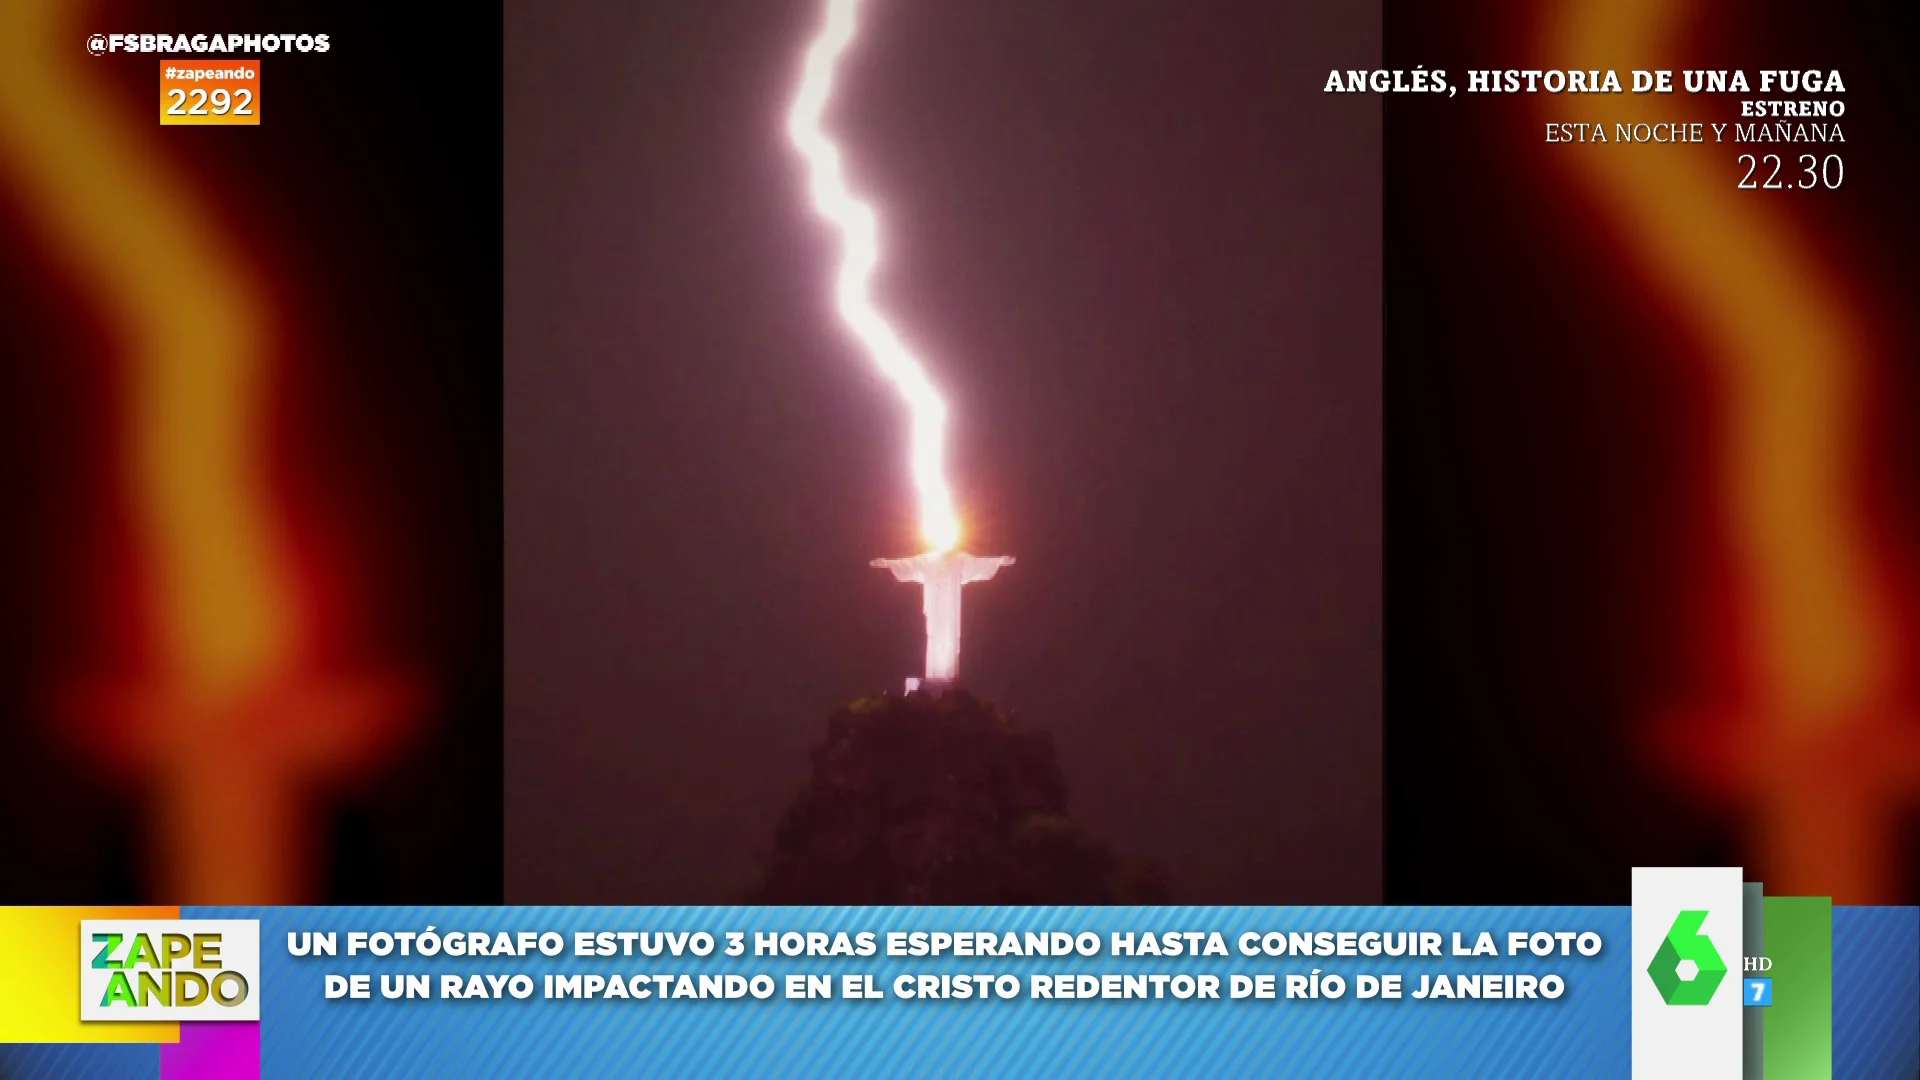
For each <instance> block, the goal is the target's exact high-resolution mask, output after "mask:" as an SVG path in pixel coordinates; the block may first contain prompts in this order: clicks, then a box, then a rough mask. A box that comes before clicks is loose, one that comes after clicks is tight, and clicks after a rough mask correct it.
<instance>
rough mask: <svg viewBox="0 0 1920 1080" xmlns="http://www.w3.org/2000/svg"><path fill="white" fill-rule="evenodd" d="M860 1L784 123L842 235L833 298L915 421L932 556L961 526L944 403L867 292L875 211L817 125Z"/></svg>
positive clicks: (831, 14) (839, 1) (853, 2)
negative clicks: (948, 464)
mask: <svg viewBox="0 0 1920 1080" xmlns="http://www.w3.org/2000/svg"><path fill="white" fill-rule="evenodd" d="M859 7H860V0H828V2H827V19H826V24H825V25H824V26H823V27H821V30H820V34H819V36H818V37H816V38H814V40H813V44H812V45H811V46H809V47H808V49H807V60H806V67H805V70H804V73H803V74H802V76H801V81H800V92H799V95H798V96H797V97H795V99H794V102H793V110H792V111H791V112H790V113H789V114H788V116H787V134H788V136H789V137H790V138H792V140H793V144H794V146H796V147H798V148H799V150H800V153H801V155H802V156H804V157H805V158H806V160H807V167H808V174H809V183H810V187H811V189H812V194H813V205H814V209H815V210H817V211H818V212H819V213H820V216H822V217H824V218H826V219H827V220H828V221H830V222H832V223H833V225H834V226H835V227H836V228H837V229H838V230H839V232H840V239H841V255H840V273H839V275H838V277H837V279H836V281H835V295H836V298H837V300H838V303H839V310H840V317H841V318H843V319H845V320H846V322H847V325H848V326H849V327H851V328H852V330H853V332H854V335H855V336H856V337H858V338H859V339H860V343H861V344H862V345H864V346H865V347H866V349H867V351H868V352H869V353H870V354H872V356H873V359H874V362H875V363H876V364H878V365H879V367H880V370H881V372H882V373H883V374H885V375H886V377H887V378H888V379H890V380H892V382H893V384H894V385H895V386H896V387H898V388H899V390H900V394H901V396H902V397H904V398H906V401H907V408H908V410H909V413H910V415H911V419H912V436H911V459H910V460H911V466H912V475H913V486H914V489H915V491H916V492H917V493H918V495H919V499H920V531H921V534H922V536H923V537H924V539H925V540H926V542H927V544H928V545H929V546H930V547H931V548H932V549H933V550H935V551H948V550H951V549H952V548H954V547H956V546H957V545H958V544H959V542H960V520H959V517H958V515H957V514H956V513H955V512H954V507H953V492H952V490H951V489H950V488H948V486H947V478H946V475H945V463H944V453H943V443H944V440H945V436H946V425H947V403H946V402H945V401H944V400H942V399H941V397H940V392H939V390H937V389H935V388H934V385H933V380H932V379H930V378H928V376H927V371H926V367H925V366H924V365H923V364H922V363H921V362H920V359H919V357H917V356H915V355H914V353H913V350H911V349H909V348H908V347H907V345H906V343H905V342H904V341H902V340H901V339H900V335H899V333H898V332H897V331H895V330H894V328H893V325H892V324H891V323H889V322H888V321H887V319H886V316H885V315H883V314H881V312H880V310H879V308H878V307H876V306H875V305H874V303H873V297H872V296H871V294H870V292H869V285H870V282H871V280H872V277H873V270H874V267H875V266H877V265H878V264H879V262H880V244H879V221H878V219H877V217H876V215H875V214H874V211H873V207H871V206H869V205H868V204H867V203H865V202H863V201H862V200H861V199H860V198H859V197H858V196H856V195H854V193H853V192H852V191H851V190H849V189H848V187H847V181H846V177H845V175H844V174H843V172H842V171H841V168H840V150H839V147H837V146H835V145H834V143H833V140H832V139H830V138H828V137H827V134H826V132H825V131H824V130H822V128H821V126H820V120H821V116H822V115H823V114H824V113H825V112H826V108H827V99H828V98H829V97H830V96H831V95H832V93H833V72H834V67H835V65H837V64H838V63H839V60H840V55H841V53H843V52H845V51H846V48H847V46H848V44H850V43H851V42H852V41H853V32H854V15H855V13H856V12H857V11H858V9H859Z"/></svg>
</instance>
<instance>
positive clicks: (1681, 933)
mask: <svg viewBox="0 0 1920 1080" xmlns="http://www.w3.org/2000/svg"><path fill="white" fill-rule="evenodd" d="M1706 919H1707V913H1706V912H1704V911H1682V912H1681V913H1680V916H1679V917H1678V918H1676V919H1674V920H1673V928H1672V929H1670V930H1668V931H1667V936H1666V939H1665V940H1664V941H1662V942H1660V949H1659V951H1657V952H1655V953H1654V954H1653V963H1651V964H1648V965H1647V975H1648V977H1649V978H1651V979H1653V985H1654V987H1655V988H1656V989H1658V990H1659V991H1660V999H1661V1000H1662V1001H1665V1002H1666V1003H1667V1004H1669V1005H1705V1004H1706V1003H1707V1002H1709V1001H1712V1000H1713V992H1714V991H1715V990H1717V989H1719V988H1720V980H1721V979H1723V978H1725V977H1726V974H1727V965H1726V961H1724V960H1721V959H1720V950H1718V949H1716V948H1714V947H1713V940H1712V939H1711V938H1709V937H1707V935H1705V934H1703V933H1701V932H1700V924H1701V923H1703V922H1705V921H1706ZM1687 964H1691V965H1693V974H1692V975H1691V976H1689V975H1687V974H1686V973H1685V972H1684V971H1683V970H1682V967H1683V965H1687Z"/></svg>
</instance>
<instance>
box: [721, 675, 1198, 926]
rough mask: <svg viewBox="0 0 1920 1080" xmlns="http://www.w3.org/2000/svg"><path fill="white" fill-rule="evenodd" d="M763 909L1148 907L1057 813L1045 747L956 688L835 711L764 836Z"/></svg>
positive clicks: (1133, 877)
mask: <svg viewBox="0 0 1920 1080" xmlns="http://www.w3.org/2000/svg"><path fill="white" fill-rule="evenodd" d="M753 900H754V902H756V903H764V904H1154V903H1165V902H1166V900H1167V890H1166V888H1165V886H1164V884H1163V883H1162V882H1161V881H1160V878H1159V876H1158V875H1157V874H1156V873H1154V872H1152V871H1151V870H1149V869H1147V868H1144V867H1140V866H1137V865H1133V864H1129V863H1127V862H1125V861H1123V860H1122V859H1120V858H1119V857H1118V856H1116V855H1115V854H1114V853H1113V851H1112V850H1111V849H1110V848H1109V847H1108V846H1107V845H1106V844H1105V843H1103V842H1102V841H1101V840H1100V839H1099V838H1097V837H1095V836H1093V835H1091V834H1090V833H1088V832H1086V831H1085V830H1084V829H1082V828H1080V827H1079V826H1078V825H1076V824H1075V823H1074V822H1073V821H1071V820H1070V819H1069V818H1068V817H1067V785H1066V779H1065V777H1063V776H1062V775H1061V772H1060V765H1059V762H1058V760H1057V758H1056V755H1055V753H1054V747H1053V740H1052V739H1051V738H1050V737H1048V736H1047V735H1045V734H1042V733H1039V732H1034V731H1029V730H1027V729H1025V728H1023V727H1021V726H1020V725H1019V724H1017V723H1015V722H1014V721H1013V719H1012V718H1010V717H1008V716H1007V715H1006V714H1005V713H1003V712H1001V711H1000V710H998V709H996V708H994V707H993V706H991V705H988V704H986V703H984V702H982V701H980V700H979V699H978V698H975V697H974V696H973V695H972V694H970V693H968V692H967V691H965V690H962V689H955V690H950V691H948V692H946V693H944V694H941V695H939V696H935V695H932V694H928V693H924V692H921V693H915V694H911V695H907V696H899V695H887V696H884V697H877V698H864V699H861V700H859V701H856V702H854V703H853V704H851V705H849V706H847V707H846V708H843V709H840V710H839V711H837V712H835V713H834V714H833V716H832V718H831V719H829V720H828V722H827V738H826V742H825V743H824V744H822V745H821V746H820V747H818V748H817V749H815V750H814V752H813V775H812V777H811V778H810V779H809V780H808V782H807V785H806V786H805V787H804V788H803V789H802V790H801V791H800V793H799V794H798V795H797V796H796V797H795V798H794V800H793V802H792V804H791V805H789V806H788V808H787V811H786V813H785V815H784V816H783V817H782V818H781V821H780V825H779V828H778V830H777V831H776V833H775V836H774V847H773V853H772V857H771V860H770V862H769V865H768V868H767V875H766V878H765V880H764V881H763V883H762V884H761V886H760V888H759V890H758V891H757V892H756V894H755V896H754V897H753Z"/></svg>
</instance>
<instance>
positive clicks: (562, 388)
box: [505, 0, 1382, 903]
mask: <svg viewBox="0 0 1920 1080" xmlns="http://www.w3.org/2000/svg"><path fill="white" fill-rule="evenodd" d="M818 9H819V5H818V4H817V3H815V2H813V0H805V2H796V3H785V4H770V3H765V2H758V3H743V2H739V0H712V2H703V3H698V4H691V3H659V4H631V3H589V2H586V0H560V2H552V3H533V2H531V0H520V2H510V3H509V4H508V5H507V34H506V39H507V53H506V67H505V77H506V90H505V107H506V121H505V124H506V131H505V136H506V216H505V242H506V252H505V253H506V260H505V261H506V266H507V277H506V370H505V392H506V416H505V429H506V461H505V476H506V485H505V486H506V491H505V499H506V507H505V509H506V545H507V547H506V555H507V559H506V656H507V664H508V675H507V716H506V799H507V803H506V830H507V831H506V853H507V865H506V872H507V899H508V901H509V902H513V903H529V902H632V903H669V902H706V901H725V900H730V899H733V898H735V897H736V895H737V893H738V891H739V890H740V889H741V888H742V887H743V886H745V885H746V884H747V882H748V881H749V880H750V878H751V876H752V874H753V872H754V870H755V868H756V866H757V860H758V858H759V856H760V854H761V853H762V852H763V851H764V850H765V847H766V845H767V844H768V843H769V841H770V839H771V834H772V828H773V824H774V821H775V819H776V817H777V815H778V813H779V811H780V809H781V807H782V805H783V804H784V802H785V800H786V799H787V798H788V797H789V796H790V794H791V793H792V792H793V790H794V788H795V787H796V786H797V784H798V783H799V782H800V779H801V778H802V776H803V775H804V772H805V770H806V768H807V750H808V748H809V746H811V745H812V744H814V743H815V742H817V741H818V740H819V738H820V737H821V735H822V732H823V724H824V721H825V718H826V715H827V713H828V712H829V711H830V710H831V709H832V708H833V707H834V706H835V705H836V704H839V703H842V702H844V701H845V700H847V699H849V698H851V697H854V696H857V695H860V694H863V693H868V692H872V691H874V690H878V689H882V688H897V686H898V685H899V681H900V679H901V678H902V677H903V676H905V675H909V674H914V673H916V672H917V671H918V668H919V662H920V650H921V648H922V636H921V629H920V621H921V620H920V609H919V597H918V593H917V592H916V591H915V590H912V589H909V588H907V587H906V586H902V585H898V584H896V583H894V582H893V581H892V580H891V579H890V577H888V576H887V575H885V574H882V573H880V572H878V571H875V570H871V569H868V568H867V566H866V562H867V560H868V559H870V558H872V557H874V556H876V555H904V554H910V553H911V552H912V551H913V550H916V549H917V546H916V545H915V544H914V540H915V537H914V530H913V527H912V521H913V505H912V502H911V495H910V491H909V489H908V486H907V484H906V482H905V472H904V462H905V458H904V446H905V444H904V435H905V426H904V413H903V410H902V408H901V407H900V405H899V404H898V402H897V400H896V398H895V397H894V395H893V391H892V390H891V388H890V387H889V386H888V385H887V384H886V383H885V382H883V381H882V380H881V379H880V378H879V377H878V376H877V374H875V373H874V372H873V370H872V369H871V367H870V365H869V363H868V361H867V359H866V357H865V356H864V355H863V354H862V353H860V352H859V351H857V349H856V348H855V346H854V345H853V343H852V341H851V339H850V338H849V337H848V335H847V334H846V333H845V332H844V330H843V329H842V327H841V325H840V324H839V322H838V321H837V319H836V317H835V316H834V315H833V313H832V310H831V306H830V304H831V297H830V293H829V275H830V272H831V270H832V268H833V266H834V263H835V259H836V251H837V247H836V242H835V240H834V238H833V236H832V235H831V234H830V232H829V231H828V230H827V229H826V228H825V227H824V226H823V224H822V223H820V222H819V221H818V220H817V219H816V218H814V217H813V216H812V213H811V210H810V207H809V205H808V203H807V202H806V200H805V196H804V192H803V188H802V181H801V176H800V172H799V169H798V164H797V161H796V159H795V157H794V155H793V154H792V153H791V152H790V150H789V148H788V145H787V143H786V142H785V140H784V136H783V129H782V124H783V121H784V112H785V107H786V104H787V101H788V98H789V96H790V92H791V89H792V85H793V81H794V79H795V78H796V76H797V72H798V64H799V60H800V51H801V48H802V46H803V44H804V42H805V40H806V38H807V37H809V36H810V35H811V33H812V31H813V29H814V26H815V22H816V19H817V17H818ZM1379 35H1380V27H1379V12H1378V9H1377V8H1376V7H1371V6H1367V5H1335V4H1327V3H1321V4H1318V5H1315V6H1312V7H1303V8H1301V9H1299V10H1292V11H1289V10H1284V9H1283V8H1282V7H1281V6H1280V5H1276V4H1272V3H1247V4H1225V3H1192V2H1178V0H1165V2H1162V3H1154V4H1140V3H1136V4H1123V3H1091V2H1088V3H1079V4H1057V5H1047V6H1044V7H1043V6H1041V5H1033V4H1028V3H1015V2H1012V0H990V2H971V3H966V4H926V3H908V2H904V0H870V3H869V4H868V6H867V11H866V16H865V19H864V21H863V28H862V33H861V36H860V37H859V38H858V39H856V42H855V45H854V47H853V51H852V52H851V53H850V55H849V57H848V61H847V63H846V64H845V66H844V67H843V69H842V78H841V83H840V89H839V91H838V92H837V96H836V105H835V107H834V108H833V109H832V110H830V112H829V115H828V126H829V129H830V130H831V131H832V132H833V133H834V134H835V135H836V136H837V137H838V138H839V139H840V140H841V142H842V144H843V146H844V147H845V149H846V152H847V154H848V159H849V168H850V175H851V178H852V180H853V183H854V185H855V187H856V188H857V189H858V190H861V191H862V192H865V193H869V194H872V195H873V196H874V197H875V201H876V202H878V203H879V204H880V205H881V210H882V215H883V216H882V223H881V224H882V238H881V239H882V244H883V249H884V250H883V262H882V269H881V274H880V278H879V280H878V292H879V295H880V297H881V299H882V301H883V303H885V304H886V305H887V306H888V307H889V308H890V310H891V311H892V312H894V313H895V314H896V316H897V318H898V322H899V324H900V325H901V327H902V328H903V330H904V332H905V334H906V336H907V337H908V339H909V340H910V341H911V342H913V343H914V344H915V345H916V346H918V347H919V348H920V350H921V351H922V352H923V353H924V354H925V355H926V356H927V358H928V359H929V361H930V363H931V364H932V366H933V367H934V369H935V376H936V379H937V380H938V381H939V383H940V384H941V385H942V386H943V388H944V389H945V390H946V391H947V393H948V396H949V400H950V403H951V405H952V415H953V427H952V436H951V439H950V447H951V458H952V463H953V465H952V473H953V477H954V479H955V482H956V484H957V487H958V489H959V493H960V501H961V505H962V514H963V519H964V520H965V521H966V522H967V523H968V525H969V530H968V531H969V537H970V542H969V545H968V546H969V547H970V548H971V549H972V550H974V551H976V552H981V553H987V554H998V553H1002V552H1005V553H1011V554H1014V555H1017V556H1018V557H1019V559H1020V563H1019V565H1018V566H1016V567H1014V568H1012V569H1010V570H1008V571H1005V572H1003V573H1002V574H1001V576H1000V577H999V578H997V579H996V580H995V581H993V582H992V583H991V584H987V585H983V586H979V587H977V588H973V589H969V590H968V593H967V609H966V616H967V618H966V626H967V638H966V647H965V651H964V654H963V660H962V665H963V666H962V670H963V673H964V675H965V677H966V681H967V682H968V683H969V684H970V685H972V686H973V687H974V688H975V689H976V690H977V691H979V692H980V693H981V694H983V695H984V696H986V697H988V698H990V699H993V700H995V701H997V702H999V703H1001V704H1002V705H1004V706H1006V707H1008V708H1011V709H1013V710H1014V711H1015V712H1016V713H1017V714H1019V715H1021V716H1023V717H1024V718H1025V719H1026V720H1027V721H1028V722H1030V723H1032V724H1035V725H1037V726H1039V727H1041V728H1044V729H1046V730H1049V731H1051V732H1052V733H1054V735H1055V737H1056V739H1057V740H1058V743H1059V746H1060V750H1061V755H1062V759H1063V763H1064V766H1065V769H1066V771H1067V774H1068V777H1069V779H1070V781H1071V783H1072V785H1073V791H1074V806H1075V814H1076V816H1077V817H1080V818H1082V819H1084V820H1085V821H1086V823H1087V824H1088V825H1089V826H1091V827H1092V828H1094V829H1096V830H1098V831H1100V832H1103V833H1105V834H1107V835H1108V836H1109V837H1110V838H1111V839H1112V840H1113V841H1114V842H1115V843H1116V844H1117V845H1118V846H1119V847H1121V848H1122V849H1123V850H1125V851H1127V852H1129V853H1131V854H1135V855H1139V856H1144V857H1147V858H1151V859H1153V860H1155V861H1157V862H1159V863H1161V864H1162V865H1163V866H1164V868H1165V869H1166V870H1167V871H1168V873H1169V876H1170V878H1171V879H1172V882H1173V884H1174V887H1175V889H1176V892H1177V898H1178V899H1180V900H1183V901H1193V902H1255V903H1259V902H1265V903H1280V902H1370V901H1378V900H1379V898H1380V890H1381V847H1380V844H1381V839H1380V837H1381V790H1380V754H1381V734H1380V728H1381V638H1382V631H1381V516H1382V514H1381V501H1382V497H1381V467H1382V465H1381V461H1382V453H1381V386H1380V383H1381V376H1380V318H1381V307H1380V287H1381V263H1380V247H1381V225H1380V200H1381V187H1380V176H1381V168H1380V114H1379V108H1380V106H1379V100H1378V99H1377V98H1375V97H1372V96H1364V97H1355V98H1351V99H1349V98H1342V97H1336V96H1332V95H1323V94H1321V93H1320V86H1319V84H1320V81H1321V80H1322V79H1323V78H1324V74H1325V69H1326V67H1327V66H1328V62H1329V59H1330V58H1331V59H1332V60H1333V61H1334V62H1336V63H1345V62H1349V61H1350V62H1351V63H1352V64H1353V65H1354V66H1359V65H1361V64H1371V63H1372V62H1373V59H1374V58H1375V57H1377V56H1378V55H1379Z"/></svg>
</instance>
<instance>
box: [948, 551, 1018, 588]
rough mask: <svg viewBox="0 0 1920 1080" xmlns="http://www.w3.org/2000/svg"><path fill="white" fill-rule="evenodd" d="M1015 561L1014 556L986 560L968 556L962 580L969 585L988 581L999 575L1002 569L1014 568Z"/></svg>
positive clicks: (985, 558)
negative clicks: (1005, 567) (1006, 567)
mask: <svg viewBox="0 0 1920 1080" xmlns="http://www.w3.org/2000/svg"><path fill="white" fill-rule="evenodd" d="M1013 561H1014V560H1013V556H1011V555H989V556H986V557H984V558H983V557H981V556H978V555H969V556H967V566H966V569H965V571H963V573H962V576H961V580H962V581H965V582H967V583H968V584H972V583H973V582H976V581H986V580H988V579H989V578H991V577H993V575H995V574H997V573H999V572H1000V568H1001V567H1003V566H1012V565H1013Z"/></svg>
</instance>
